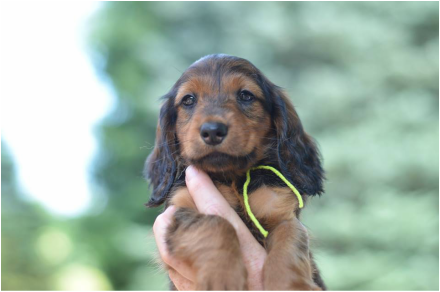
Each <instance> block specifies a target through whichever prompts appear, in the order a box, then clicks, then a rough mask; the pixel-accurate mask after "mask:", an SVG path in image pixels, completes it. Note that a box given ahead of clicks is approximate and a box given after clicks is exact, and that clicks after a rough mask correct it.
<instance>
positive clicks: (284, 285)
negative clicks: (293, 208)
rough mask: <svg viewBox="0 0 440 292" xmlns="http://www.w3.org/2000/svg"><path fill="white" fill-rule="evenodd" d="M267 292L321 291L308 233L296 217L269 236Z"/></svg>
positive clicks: (266, 272) (265, 274) (265, 269)
mask: <svg viewBox="0 0 440 292" xmlns="http://www.w3.org/2000/svg"><path fill="white" fill-rule="evenodd" d="M267 250H268V256H267V259H266V262H265V264H264V268H263V276H264V289H265V290H321V289H320V288H319V287H318V286H317V285H316V284H315V283H314V281H313V278H312V264H311V259H310V255H309V239H308V235H307V230H306V229H305V227H304V226H303V225H302V224H301V223H300V222H299V220H298V219H297V218H296V217H294V218H292V219H290V220H286V221H282V222H281V223H279V224H278V225H277V226H276V227H274V229H273V230H271V232H270V233H269V237H268V249H267Z"/></svg>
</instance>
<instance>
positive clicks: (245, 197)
mask: <svg viewBox="0 0 440 292" xmlns="http://www.w3.org/2000/svg"><path fill="white" fill-rule="evenodd" d="M256 169H267V170H271V171H272V172H273V173H275V174H276V175H277V176H278V177H279V178H280V179H281V180H282V181H283V182H284V183H285V184H286V185H287V186H288V187H289V188H290V189H291V190H292V192H293V193H294V194H295V195H296V197H297V198H298V202H299V204H298V205H299V208H302V207H303V206H304V203H303V199H302V197H301V195H300V193H299V192H298V190H297V189H296V188H295V187H294V186H293V185H292V184H291V183H290V182H289V181H288V180H287V179H286V178H285V177H284V175H282V174H281V172H279V171H278V170H277V169H276V168H274V167H272V166H266V165H260V166H257V167H252V168H250V169H249V170H248V171H247V172H246V181H245V183H244V185H243V198H244V206H245V208H246V212H247V213H248V215H249V217H250V218H251V220H252V222H254V224H255V226H256V227H257V228H258V230H260V232H261V234H263V236H264V237H267V235H268V234H269V232H268V231H267V230H265V229H264V228H263V226H261V224H260V222H258V219H257V218H256V217H255V215H254V213H252V210H251V206H250V205H249V197H248V193H247V191H248V186H249V183H250V182H251V174H250V172H251V170H256Z"/></svg>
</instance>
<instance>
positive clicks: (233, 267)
mask: <svg viewBox="0 0 440 292" xmlns="http://www.w3.org/2000/svg"><path fill="white" fill-rule="evenodd" d="M231 262H236V263H231ZM196 290H204V291H206V290H211V291H230V290H248V285H247V271H246V268H245V266H244V264H243V263H242V262H241V261H235V260H231V261H230V262H229V263H223V264H218V265H216V264H215V263H209V266H206V267H204V268H202V269H201V270H199V272H198V275H197V282H196Z"/></svg>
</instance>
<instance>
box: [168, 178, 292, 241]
mask: <svg viewBox="0 0 440 292" xmlns="http://www.w3.org/2000/svg"><path fill="white" fill-rule="evenodd" d="M216 187H217V188H218V190H219V191H220V193H221V194H222V195H223V197H224V198H225V199H226V201H227V202H228V203H229V205H230V206H231V207H232V208H233V209H234V210H235V211H236V212H237V214H238V215H239V216H240V217H241V219H242V220H243V222H244V223H245V224H246V226H247V227H248V228H249V230H250V231H251V232H252V234H253V235H254V237H255V238H256V239H257V240H258V241H260V243H263V240H264V238H263V236H262V235H261V233H260V231H258V229H257V228H256V227H255V225H254V224H253V222H252V221H251V220H250V217H249V214H247V212H246V211H245V206H244V199H243V196H242V194H241V193H240V192H239V191H238V190H237V188H236V187H235V186H234V185H232V186H227V185H224V184H221V183H216ZM206 195H207V196H209V194H206ZM171 204H173V205H175V206H176V207H182V208H191V209H197V208H196V206H195V204H194V201H193V200H192V197H191V195H190V194H189V192H188V189H187V188H186V187H181V188H179V189H178V190H176V192H175V193H174V195H173V197H172V198H171ZM249 205H250V208H251V210H252V213H253V214H254V215H255V217H256V218H257V219H258V221H259V222H260V224H262V225H263V227H264V228H265V229H266V230H268V231H269V232H270V230H271V229H272V228H273V227H274V226H276V225H278V224H279V223H280V222H281V221H284V220H289V219H292V218H293V217H294V216H295V213H294V211H295V210H296V209H297V208H298V201H297V200H296V197H295V196H294V195H293V194H292V192H291V190H290V189H289V188H286V187H269V186H265V185H262V186H260V187H259V188H258V189H255V190H253V191H252V192H250V193H249Z"/></svg>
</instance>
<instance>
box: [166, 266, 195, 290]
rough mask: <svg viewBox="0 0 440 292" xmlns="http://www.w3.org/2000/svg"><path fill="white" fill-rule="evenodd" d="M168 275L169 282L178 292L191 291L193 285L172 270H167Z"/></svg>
mask: <svg viewBox="0 0 440 292" xmlns="http://www.w3.org/2000/svg"><path fill="white" fill-rule="evenodd" d="M168 275H169V276H170V280H171V281H172V282H173V284H174V286H176V289H177V290H178V291H193V290H194V283H193V282H191V281H190V280H188V279H187V278H185V277H184V276H182V275H181V274H180V273H178V272H177V271H176V270H174V269H169V270H168Z"/></svg>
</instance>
